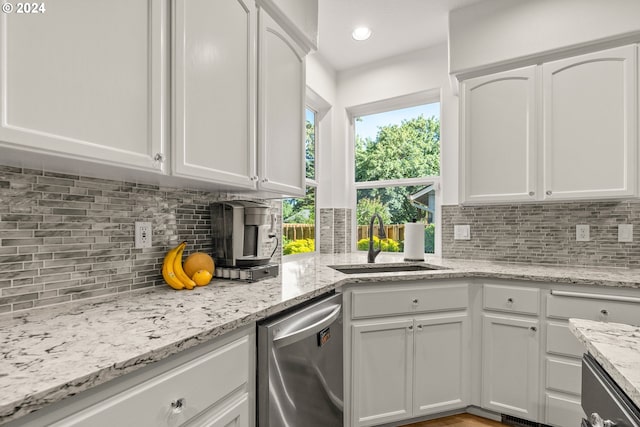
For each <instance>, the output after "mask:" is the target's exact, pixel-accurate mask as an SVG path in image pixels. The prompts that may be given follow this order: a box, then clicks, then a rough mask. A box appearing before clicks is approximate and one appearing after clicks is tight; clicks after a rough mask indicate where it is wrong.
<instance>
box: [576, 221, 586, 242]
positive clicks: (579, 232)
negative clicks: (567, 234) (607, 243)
mask: <svg viewBox="0 0 640 427" xmlns="http://www.w3.org/2000/svg"><path fill="white" fill-rule="evenodd" d="M576 241H577V242H588V241H589V226H588V225H587V224H578V225H576Z"/></svg>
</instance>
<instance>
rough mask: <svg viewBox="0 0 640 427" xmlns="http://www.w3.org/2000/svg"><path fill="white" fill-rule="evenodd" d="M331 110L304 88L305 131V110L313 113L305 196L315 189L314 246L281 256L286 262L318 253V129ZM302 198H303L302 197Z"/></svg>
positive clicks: (311, 90) (327, 104)
mask: <svg viewBox="0 0 640 427" xmlns="http://www.w3.org/2000/svg"><path fill="white" fill-rule="evenodd" d="M330 109H331V105H330V104H329V103H328V102H326V101H325V100H324V99H323V98H322V97H321V96H320V95H318V94H317V93H316V92H315V91H313V89H311V88H309V87H308V86H307V88H306V95H305V114H304V120H305V125H304V127H305V129H306V117H307V114H306V110H310V111H312V112H313V113H314V144H315V147H314V151H315V153H314V178H313V179H311V178H307V174H306V172H305V195H306V192H307V187H313V188H314V189H315V203H314V210H315V213H314V218H315V221H314V230H315V232H314V237H313V238H314V241H315V245H314V250H313V251H311V252H303V253H300V254H291V255H284V254H283V255H282V257H283V260H284V259H285V258H286V259H287V260H292V259H296V258H302V257H308V256H311V255H314V254H317V253H319V247H320V240H319V237H320V230H319V229H318V224H319V221H320V209H319V207H318V189H319V186H320V185H319V182H320V178H319V176H320V168H319V164H320V150H319V145H320V135H321V132H320V127H321V122H322V120H323V119H324V117H325V115H326V114H327V113H328V112H329V110H330ZM305 171H306V147H305ZM303 197H304V196H303ZM282 225H283V227H284V218H282ZM280 239H281V240H282V233H281V234H280ZM283 247H284V245H283Z"/></svg>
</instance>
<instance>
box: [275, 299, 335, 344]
mask: <svg viewBox="0 0 640 427" xmlns="http://www.w3.org/2000/svg"><path fill="white" fill-rule="evenodd" d="M340 310H342V306H341V305H338V306H336V308H335V309H334V310H333V311H332V312H331V313H329V315H328V316H327V317H325V318H324V319H321V320H319V321H317V322H316V323H312V324H311V325H309V326H305V327H304V328H301V329H298V330H296V331H293V332H289V333H287V334H284V335H282V336H276V337H275V338H274V339H273V345H274V346H276V347H284V346H286V345H289V344H293V343H295V342H298V341H301V340H303V339H305V338H307V337H310V336H312V335H315V334H317V333H318V332H320V331H321V330H323V329H324V328H326V327H327V326H329V325H330V324H332V323H333V322H335V320H336V319H337V318H338V316H340Z"/></svg>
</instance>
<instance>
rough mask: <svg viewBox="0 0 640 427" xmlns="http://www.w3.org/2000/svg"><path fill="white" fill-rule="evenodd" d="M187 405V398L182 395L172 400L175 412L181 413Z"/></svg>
mask: <svg viewBox="0 0 640 427" xmlns="http://www.w3.org/2000/svg"><path fill="white" fill-rule="evenodd" d="M186 405H187V399H185V398H184V397H181V398H179V399H176V400H174V401H172V402H171V409H172V410H173V412H174V413H175V414H179V413H180V412H182V410H183V409H184V407H185V406H186Z"/></svg>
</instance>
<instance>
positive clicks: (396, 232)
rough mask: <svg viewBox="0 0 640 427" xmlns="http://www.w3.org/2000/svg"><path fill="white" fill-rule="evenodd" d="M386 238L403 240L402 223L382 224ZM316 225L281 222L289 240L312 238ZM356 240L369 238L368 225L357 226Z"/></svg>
mask: <svg viewBox="0 0 640 427" xmlns="http://www.w3.org/2000/svg"><path fill="white" fill-rule="evenodd" d="M378 228H379V227H378V226H377V225H374V226H373V235H374V236H377V235H378ZM384 232H385V234H386V235H387V238H389V239H393V240H395V241H397V242H402V241H404V224H389V225H385V226H384ZM315 233H316V226H315V225H314V224H282V234H283V235H284V236H285V237H286V238H287V239H289V240H298V239H314V238H315ZM357 233H358V240H361V239H368V238H369V226H368V225H359V226H358V231H357Z"/></svg>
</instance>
